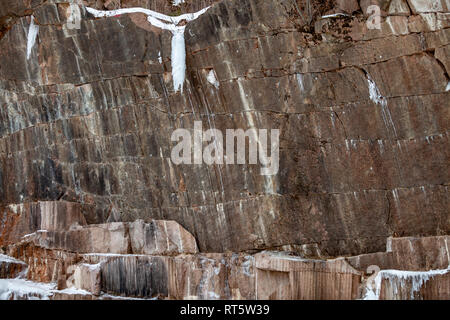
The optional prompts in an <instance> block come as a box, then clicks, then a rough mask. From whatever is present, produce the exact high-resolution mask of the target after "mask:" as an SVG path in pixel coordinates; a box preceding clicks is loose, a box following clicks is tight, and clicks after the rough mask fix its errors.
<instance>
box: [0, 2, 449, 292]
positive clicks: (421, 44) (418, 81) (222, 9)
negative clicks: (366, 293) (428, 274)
mask: <svg viewBox="0 0 450 320" xmlns="http://www.w3.org/2000/svg"><path fill="white" fill-rule="evenodd" d="M71 3H72V4H74V3H77V4H78V5H79V6H80V14H81V20H80V28H79V29H72V28H69V27H68V19H69V16H70V15H69V13H68V12H69V11H68V9H69V8H70V5H71ZM308 3H310V5H308ZM373 4H377V5H379V6H380V8H381V19H380V29H370V28H368V25H367V20H368V18H369V15H368V13H367V8H368V6H369V5H373ZM209 5H211V7H210V8H209V10H208V11H206V12H205V13H204V14H203V15H201V16H200V17H198V18H197V19H195V20H193V21H190V22H188V23H187V25H186V30H185V42H186V80H185V82H184V87H183V91H182V92H180V91H176V90H174V87H173V79H172V73H171V70H172V61H171V59H172V56H171V50H172V33H171V32H170V31H169V30H162V29H159V28H157V27H155V26H153V25H152V24H150V23H149V22H148V21H147V19H146V16H145V15H144V14H142V13H130V14H122V15H118V16H113V17H105V18H95V17H94V16H93V15H91V14H90V13H89V12H88V11H87V10H86V8H85V6H90V7H93V8H96V9H99V10H112V9H118V8H131V7H143V8H147V9H151V10H155V11H158V12H162V13H165V14H168V15H178V14H181V13H188V12H196V11H199V10H200V9H202V8H204V7H206V6H209ZM449 11H450V8H449V7H448V1H445V0H430V1H422V0H407V1H406V0H391V1H389V0H386V1H384V0H383V1H382V0H370V1H366V0H360V1H356V0H354V1H332V0H329V1H310V2H309V1H306V0H297V1H294V0H280V1H268V0H239V1H238V0H222V1H213V0H202V1H188V0H187V1H185V3H184V4H182V5H181V6H179V7H175V6H172V5H171V4H170V1H163V0H157V1H146V0H130V1H126V0H122V1H99V0H96V1H90V0H89V1H56V0H31V1H30V0H19V1H12V0H6V1H5V0H3V1H2V2H1V3H0V245H1V246H2V247H3V250H4V251H5V253H7V254H9V255H11V256H14V257H15V258H17V259H20V260H23V261H25V262H27V263H31V262H30V261H31V260H33V259H31V257H37V256H39V255H44V256H46V257H48V258H46V262H45V263H39V262H36V263H35V262H33V263H32V264H29V266H28V267H29V271H28V272H29V274H30V276H29V277H28V278H29V279H30V280H34V281H43V282H55V283H59V288H61V289H64V288H65V287H67V286H68V285H67V283H70V286H72V285H75V284H76V286H77V288H78V289H80V290H87V291H89V292H91V293H92V292H94V293H95V294H94V295H93V296H90V298H93V297H97V296H99V294H100V292H104V293H108V294H109V293H110V294H111V295H117V296H119V295H125V296H132V297H141V298H142V297H147V298H148V297H153V298H154V297H171V298H179V299H181V298H189V297H194V296H195V297H203V298H205V299H208V298H211V299H213V298H218V297H220V298H236V299H239V298H244V299H254V298H269V299H271V298H274V299H282V298H292V299H297V298H298V299H303V298H336V299H337V298H339V299H352V298H358V297H361V292H360V289H359V286H360V285H361V283H362V282H361V281H362V280H361V279H364V276H365V275H364V272H365V271H366V270H363V269H364V268H366V267H368V266H369V265H370V264H376V263H374V261H377V263H379V264H380V266H384V267H386V268H387V269H392V268H394V269H400V270H415V271H418V272H419V271H425V270H428V269H427V267H429V266H431V268H433V269H445V268H446V267H447V265H448V261H449V260H448V251H447V252H445V248H446V246H447V238H448V234H450V210H449V208H450V203H449V190H448V184H449V181H450V177H449V173H450V170H449V163H450V151H449V150H450V148H449V147H448V146H449V128H450V104H449V94H450V77H449V75H450V59H449V55H450V31H449V30H450V28H449V26H450V22H449V21H450V13H449ZM32 19H33V21H34V24H35V25H36V26H37V27H38V32H37V36H36V38H35V42H34V44H33V45H32V46H30V41H29V40H30V39H29V37H30V32H29V31H30V30H29V29H30V25H31V23H32ZM27 49H30V50H31V51H30V56H29V57H27ZM194 121H201V122H202V125H203V128H204V130H206V129H210V128H216V129H219V130H222V132H225V130H226V129H244V130H247V129H250V128H252V127H256V128H264V129H280V133H281V136H280V170H279V172H278V173H277V174H276V175H274V176H262V175H260V166H259V165H249V164H246V165H206V164H202V165H178V166H177V165H174V164H173V163H172V162H171V161H170V155H171V149H172V147H173V146H174V145H175V144H174V143H173V142H172V141H171V134H172V132H173V131H174V130H176V129H178V128H185V129H188V130H191V131H192V130H193V128H194ZM29 234H33V235H32V236H30V237H25V238H23V237H24V236H26V235H29ZM158 237H159V238H158ZM153 238H154V239H153ZM396 238H399V239H419V240H417V241H422V240H423V239H433V240H423V243H422V242H421V244H420V245H419V244H417V243H415V245H417V247H414V248H415V249H411V250H412V251H411V250H410V249H409V248H407V247H405V246H404V245H402V244H401V243H406V242H401V241H400V240H399V241H400V242H398V243H397V244H396V245H394V243H395V240H394V242H393V243H392V246H396V249H395V250H394V252H401V253H398V255H397V256H395V254H394V256H393V254H392V253H391V254H390V253H389V251H386V246H387V245H388V246H389V241H390V240H389V241H388V239H396ZM98 239H109V240H108V241H105V242H102V241H101V240H98ZM155 239H156V240H155ZM420 239H422V240H420ZM443 239H444V240H445V241H444V240H443ZM402 241H403V240H402ZM405 241H406V240H405ZM408 241H409V240H408ZM411 241H412V240H411ZM423 247H426V248H430V249H429V250H431V252H436V253H435V254H432V255H430V256H428V255H427V254H425V253H423V251H421V250H423ZM263 250H266V251H270V253H263V254H262V253H257V252H260V251H263ZM396 250H397V251H396ZM408 250H409V251H408ZM447 250H448V248H447ZM275 251H285V252H286V251H288V252H290V253H292V254H295V255H298V256H301V257H303V258H311V259H320V261H321V262H320V263H319V264H320V265H321V268H325V269H326V268H332V270H335V271H336V270H338V271H336V272H338V273H339V274H341V273H342V274H345V276H344V275H342V276H341V275H339V276H337V277H338V278H339V279H338V280H335V281H338V282H339V281H342V283H345V284H346V285H348V287H346V288H347V289H346V291H345V292H341V293H340V294H341V295H339V296H333V295H330V294H331V293H327V292H325V293H324V292H322V293H321V294H317V295H313V296H311V295H306V294H305V293H304V292H303V291H302V290H300V289H299V288H298V287H297V286H298V281H297V280H295V279H303V280H301V281H313V280H311V279H312V278H308V277H310V276H311V277H314V275H313V273H311V274H309V273H308V275H305V274H304V273H302V272H303V271H299V270H304V269H302V268H307V266H305V265H303V264H302V263H300V262H298V261H297V262H292V261H291V260H289V259H285V257H283V258H280V257H279V256H277V254H276V253H274V252H275ZM231 252H235V254H234V255H233V254H231ZM419 252H420V253H419ZM89 254H92V255H94V256H89ZM95 254H98V256H95ZM102 254H112V255H113V254H114V255H117V256H106V255H103V256H102ZM342 256H346V257H351V259H350V258H349V259H347V260H346V261H345V263H343V262H341V261H340V260H339V259H342V258H339V257H342ZM356 257H358V259H357V260H352V259H356ZM359 257H363V258H359ZM399 257H403V258H404V257H409V258H408V259H412V260H407V261H406V260H403V262H404V265H402V263H400V262H399V261H401V260H402V259H401V258H399ZM327 258H329V259H330V260H326V259H327ZM258 259H259V260H258ZM280 259H281V260H282V262H279V260H280ZM361 259H362V260H361ZM399 259H400V260H399ZM38 260H39V259H38ZM153 260H154V261H153ZM62 261H66V262H64V263H63V262H62ZM152 261H153V262H152ZM258 261H259V262H258ZM261 261H262V262H261ZM264 261H266V262H267V261H269V262H267V263H266V262H264ZM274 261H275V262H274ZM277 261H278V262H277ZM285 261H291V262H285ZM311 261H315V260H311ZM336 261H338V262H336ZM436 261H437V262H436ZM371 262H373V263H371ZM152 263H154V264H152ZM309 263H316V262H309ZM317 263H318V262H317ZM446 263H447V265H446ZM83 264H92V265H96V264H100V265H101V267H100V266H99V267H98V268H97V269H95V268H94V269H93V270H91V269H92V268H91V269H90V268H89V267H86V266H83ZM148 265H152V267H151V268H150V269H149V268H145V267H142V268H140V266H148ZM298 265H300V266H298ZM0 266H2V265H1V264H0ZM69 266H73V267H71V268H69ZM220 266H222V267H220ZM258 266H260V267H261V269H258ZM406 266H408V267H406ZM359 267H360V268H361V269H360V270H359V269H358V268H359ZM8 268H9V269H11V270H13V271H10V272H9V271H4V270H9V269H8ZM217 268H219V269H217ZM220 268H222V269H220ZM253 268H254V269H253ZM333 268H334V269H333ZM325 269H324V270H325ZM0 270H1V273H2V274H3V273H5V274H6V273H8V274H9V273H11V277H13V276H12V275H14V276H16V275H17V273H18V272H19V271H21V270H22V266H21V265H18V266H14V267H10V266H9V265H8V267H6V266H5V267H1V268H0ZM33 270H34V271H33ZM95 270H96V271H95ZM99 270H100V271H99ZM117 270H126V271H123V272H124V273H123V277H124V278H123V279H128V280H123V279H121V280H120V279H118V278H115V277H118V275H117V274H118V273H119V274H120V272H117ZM133 270H134V271H133ZM136 270H138V271H136ZM217 270H219V271H217ZM220 270H221V271H220ZM249 270H250V271H249ZM258 270H259V271H258ZM261 270H263V271H261ZM305 270H306V269H305ZM308 270H310V269H308ZM326 270H328V269H326ZM216 271H217V272H219V273H217V274H216V273H215V272H216ZM95 272H97V273H98V274H101V276H99V275H98V274H95ZM133 272H137V274H139V276H138V278H139V279H147V280H148V281H149V283H150V284H149V285H148V286H146V285H144V284H143V283H144V282H145V281H147V280H145V281H144V280H143V281H144V282H142V283H140V282H139V283H132V282H133V281H134V280H132V279H133V276H132V274H135V273H133ZM222 272H223V273H222ZM257 272H261V274H260V276H258V279H259V281H262V282H261V285H260V286H256V285H255V281H256V280H255V274H256V273H257ZM305 272H306V271H305ZM308 272H309V271H308ZM327 272H328V271H323V273H324V274H325V273H327ZM152 277H153V278H152ZM176 277H179V278H177V279H183V281H185V280H186V283H185V284H184V285H182V286H180V287H178V286H176V285H175V282H176V281H175V280H174V278H176ZM214 277H215V278H214ZM296 277H298V278H296ZM302 277H306V278H302ZM392 277H393V276H392V275H391V276H388V275H385V278H382V279H381V280H380V283H381V284H383V283H385V282H386V281H388V280H389V279H391V280H392V279H393V278H392ZM439 277H443V278H444V280H442V281H441V282H445V281H447V282H448V275H447V276H446V275H445V274H444V275H439ZM188 278H189V282H188V281H187V279H188ZM213 278H214V279H215V280H214V281H212V280H211V279H213ZM149 279H151V280H149ZM208 279H209V280H208ZM293 279H294V280H293ZM305 279H306V280H305ZM333 279H334V278H333ZM336 279H337V278H336ZM386 279H388V280H386ZM210 280H211V281H210ZM299 281H300V280H299ZM333 281H334V280H333ZM392 281H394V282H395V281H397V280H392ZM399 281H400V280H399ZM338 282H337V283H338ZM394 282H392V283H394ZM447 282H445V283H447ZM339 283H340V282H339ZM200 284H201V285H202V286H201V288H200ZM274 284H279V285H280V286H281V287H280V288H281V289H280V288H279V289H276V290H275V289H274V290H272V289H271V288H272V287H274V286H275V285H274ZM381 284H380V286H382V288H380V289H379V290H378V298H395V295H393V293H392V292H394V288H395V286H394V285H390V286H388V285H384V284H383V285H381ZM196 285H198V286H197V287H195V286H196ZM408 285H409V286H410V289H411V290H412V291H413V292H415V293H414V294H413V297H415V298H417V297H418V295H421V296H420V297H422V298H423V297H432V292H433V291H432V290H434V289H432V288H431V287H430V288H431V289H427V290H431V291H429V293H427V292H428V291H427V292H419V293H417V292H418V291H417V290H416V291H414V290H415V288H416V287H414V286H415V284H414V283H409V284H408ZM438 285H439V283H438V282H436V286H438ZM191 286H192V287H191ZM282 286H285V287H282ZM257 288H259V289H257ZM283 288H285V289H286V288H290V289H289V290H290V291H289V290H288V291H286V290H287V289H286V290H285V289H283ZM389 288H391V289H392V292H391V291H389V290H390V289H389ZM258 290H261V291H260V292H258ZM277 290H279V291H277ZM411 290H410V291H411ZM410 291H408V292H406V293H402V295H401V297H402V298H409V297H410ZM283 292H290V293H289V295H285V293H283ZM447 293H448V291H447ZM78 294H80V292H78ZM375 295H376V292H375ZM56 296H57V295H55V297H56ZM60 298H61V297H60ZM62 298H64V297H62Z"/></svg>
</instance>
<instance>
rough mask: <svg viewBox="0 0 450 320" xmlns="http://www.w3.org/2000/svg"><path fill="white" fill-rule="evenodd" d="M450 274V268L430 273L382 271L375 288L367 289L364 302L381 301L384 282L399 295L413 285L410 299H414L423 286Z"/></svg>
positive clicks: (376, 280)
mask: <svg viewBox="0 0 450 320" xmlns="http://www.w3.org/2000/svg"><path fill="white" fill-rule="evenodd" d="M448 272H450V267H448V268H447V269H441V270H430V271H403V270H382V271H380V272H379V273H378V274H377V276H376V277H375V279H374V287H367V288H366V294H365V296H364V300H379V299H380V293H381V283H382V280H387V281H389V283H390V284H391V286H392V288H393V291H394V292H393V293H394V294H397V293H399V291H400V290H401V289H402V288H404V287H405V286H406V285H407V284H411V291H410V293H409V294H410V298H411V299H414V293H415V292H418V291H420V289H421V288H422V287H423V285H424V284H425V283H426V282H427V281H429V280H430V279H432V278H433V277H435V276H437V275H444V274H447V273H448Z"/></svg>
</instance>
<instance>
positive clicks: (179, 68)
mask: <svg viewBox="0 0 450 320" xmlns="http://www.w3.org/2000/svg"><path fill="white" fill-rule="evenodd" d="M86 9H87V11H88V12H89V13H90V14H92V15H93V16H95V17H97V18H101V17H115V16H119V15H122V14H127V13H144V14H145V15H147V20H148V22H149V23H150V24H152V25H153V26H155V27H157V28H160V29H164V30H169V31H171V32H172V35H173V37H172V55H171V58H172V79H173V87H174V89H175V91H181V92H183V84H184V80H185V76H186V48H185V41H184V30H185V29H186V25H185V24H183V25H179V24H180V22H182V21H183V20H184V21H186V22H189V21H192V20H195V19H197V18H198V17H199V16H200V15H202V14H203V13H205V12H206V11H207V10H208V9H209V7H207V8H204V9H202V10H200V11H198V12H195V13H186V14H182V15H180V16H177V17H171V16H166V15H165V14H162V13H159V12H156V11H152V10H149V9H144V8H127V9H118V10H111V11H100V10H96V9H93V8H86Z"/></svg>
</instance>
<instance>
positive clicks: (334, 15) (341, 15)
mask: <svg viewBox="0 0 450 320" xmlns="http://www.w3.org/2000/svg"><path fill="white" fill-rule="evenodd" d="M339 17H350V15H348V14H345V13H334V14H329V15H326V16H322V19H328V18H339Z"/></svg>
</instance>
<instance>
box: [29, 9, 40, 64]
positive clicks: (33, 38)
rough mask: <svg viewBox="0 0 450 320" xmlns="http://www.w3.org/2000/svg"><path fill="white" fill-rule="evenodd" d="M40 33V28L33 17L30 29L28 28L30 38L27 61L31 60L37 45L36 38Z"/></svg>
mask: <svg viewBox="0 0 450 320" xmlns="http://www.w3.org/2000/svg"><path fill="white" fill-rule="evenodd" d="M38 33H39V26H38V25H36V24H35V23H34V17H33V16H31V23H30V27H29V28H28V37H27V60H28V59H30V55H31V50H32V49H33V47H34V44H35V43H36V38H37V35H38Z"/></svg>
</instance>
